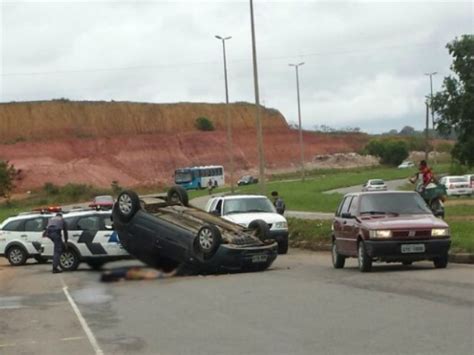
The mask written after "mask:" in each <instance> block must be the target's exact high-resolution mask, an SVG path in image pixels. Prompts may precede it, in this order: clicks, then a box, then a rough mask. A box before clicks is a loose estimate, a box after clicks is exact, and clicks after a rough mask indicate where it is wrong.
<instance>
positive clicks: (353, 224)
mask: <svg viewBox="0 0 474 355" xmlns="http://www.w3.org/2000/svg"><path fill="white" fill-rule="evenodd" d="M349 214H350V216H351V217H350V218H346V219H345V222H346V223H345V224H344V238H345V243H344V244H345V250H346V251H347V253H348V254H349V255H357V237H358V233H359V222H358V220H357V219H356V218H355V217H356V216H357V215H358V214H359V196H354V197H353V198H352V201H351V203H350V205H349Z"/></svg>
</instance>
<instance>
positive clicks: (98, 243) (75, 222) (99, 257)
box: [41, 210, 131, 271]
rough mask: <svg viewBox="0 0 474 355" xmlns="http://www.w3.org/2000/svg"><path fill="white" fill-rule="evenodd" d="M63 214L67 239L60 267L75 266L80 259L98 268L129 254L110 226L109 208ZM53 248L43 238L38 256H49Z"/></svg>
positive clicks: (76, 266)
mask: <svg viewBox="0 0 474 355" xmlns="http://www.w3.org/2000/svg"><path fill="white" fill-rule="evenodd" d="M63 218H64V221H65V222H66V226H67V229H68V243H67V249H66V250H64V251H63V253H62V254H61V257H60V260H59V265H60V267H61V269H63V270H65V271H73V270H76V269H77V268H78V266H79V264H80V263H81V262H86V263H87V264H88V265H89V266H90V267H92V268H93V269H100V268H101V267H102V265H104V264H105V263H106V262H109V261H116V260H123V259H129V258H131V256H130V254H128V252H127V251H126V250H125V249H123V247H122V245H121V244H120V241H119V238H118V234H117V232H115V231H114V230H113V226H112V220H111V211H96V210H85V211H80V212H69V213H67V214H64V215H63ZM53 250H54V248H53V243H52V241H51V240H49V239H48V238H43V240H42V253H41V256H42V257H44V258H47V259H52V258H53Z"/></svg>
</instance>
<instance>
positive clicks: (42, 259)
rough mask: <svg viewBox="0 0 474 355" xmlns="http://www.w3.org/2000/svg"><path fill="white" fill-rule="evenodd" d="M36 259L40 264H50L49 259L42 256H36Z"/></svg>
mask: <svg viewBox="0 0 474 355" xmlns="http://www.w3.org/2000/svg"><path fill="white" fill-rule="evenodd" d="M34 258H35V260H36V262H37V263H38V264H46V263H47V262H48V259H47V258H45V257H44V256H41V255H35V256H34Z"/></svg>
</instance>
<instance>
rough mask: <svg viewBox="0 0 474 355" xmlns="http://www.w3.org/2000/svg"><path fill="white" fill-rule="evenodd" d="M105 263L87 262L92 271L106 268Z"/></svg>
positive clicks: (99, 261) (97, 261) (100, 261)
mask: <svg viewBox="0 0 474 355" xmlns="http://www.w3.org/2000/svg"><path fill="white" fill-rule="evenodd" d="M104 264H105V262H104V261H102V260H89V261H88V262H87V265H89V267H90V268H91V269H92V270H101V269H102V267H103V266H104Z"/></svg>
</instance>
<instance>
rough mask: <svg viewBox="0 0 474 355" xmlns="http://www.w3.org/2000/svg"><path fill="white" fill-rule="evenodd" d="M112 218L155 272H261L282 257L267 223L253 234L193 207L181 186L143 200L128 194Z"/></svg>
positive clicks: (120, 199)
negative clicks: (158, 269) (157, 269)
mask: <svg viewBox="0 0 474 355" xmlns="http://www.w3.org/2000/svg"><path fill="white" fill-rule="evenodd" d="M112 215H113V220H114V228H115V230H116V231H117V233H118V235H119V238H120V242H121V243H122V245H123V247H124V248H125V249H126V250H127V251H128V252H129V253H130V254H132V255H134V256H135V257H136V258H137V259H139V260H141V261H142V262H144V263H146V264H148V265H149V266H152V267H155V268H161V269H163V270H172V269H175V268H178V270H180V271H181V272H182V273H185V274H193V273H195V274H197V273H202V274H206V273H226V272H238V271H260V270H265V269H267V268H268V267H269V266H270V265H271V264H272V263H273V261H274V260H275V259H276V257H277V244H276V242H275V241H274V240H271V239H267V237H268V235H269V229H268V225H267V224H266V223H265V222H264V221H258V222H260V223H258V222H257V223H254V225H253V229H251V230H250V229H245V228H244V227H242V226H240V225H237V224H234V223H232V222H229V221H226V220H224V219H221V218H220V217H217V216H214V215H212V214H209V213H207V212H205V211H203V210H201V209H198V208H195V207H192V206H190V205H189V203H188V195H187V192H186V190H184V189H183V188H182V187H180V186H175V187H173V188H171V189H170V190H169V191H168V193H167V194H162V195H156V196H153V197H147V198H144V199H142V200H141V199H140V198H139V197H138V195H137V194H136V193H135V192H133V191H124V192H122V193H121V194H120V195H119V197H118V199H117V202H116V203H115V205H114V208H113V212H112Z"/></svg>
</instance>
